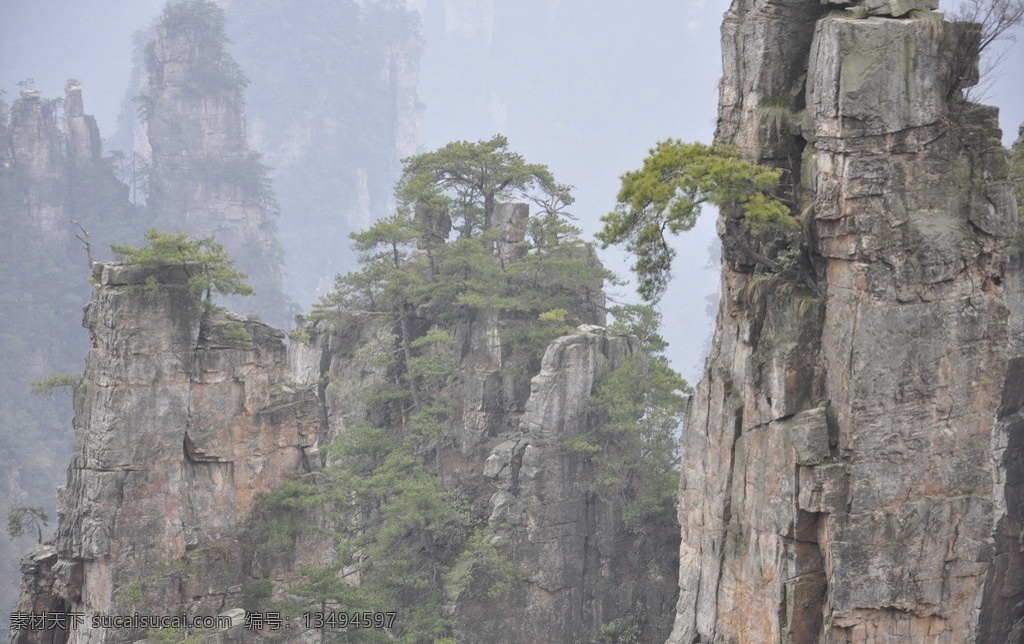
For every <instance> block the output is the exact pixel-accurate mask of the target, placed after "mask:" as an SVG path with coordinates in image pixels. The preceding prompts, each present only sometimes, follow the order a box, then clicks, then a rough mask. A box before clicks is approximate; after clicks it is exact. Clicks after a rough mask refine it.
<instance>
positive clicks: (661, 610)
mask: <svg viewBox="0 0 1024 644" xmlns="http://www.w3.org/2000/svg"><path fill="white" fill-rule="evenodd" d="M637 349H638V347H637V340H636V338H633V337H630V336H624V335H615V334H611V333H607V332H606V331H605V330H604V329H603V328H602V327H597V326H590V325H583V326H580V327H579V328H578V329H577V332H576V334H574V335H568V336H564V337H561V338H559V339H557V340H555V341H554V342H553V343H552V344H551V345H550V346H549V347H548V349H547V351H546V352H545V354H544V359H543V363H542V366H541V370H540V373H539V374H537V375H536V376H534V378H533V380H532V381H531V391H530V397H529V401H528V402H527V403H526V408H525V410H524V413H523V415H522V418H521V419H520V421H519V428H518V431H517V432H516V433H515V434H514V435H512V436H511V437H510V438H509V439H508V440H506V441H504V442H502V443H500V444H498V445H497V446H496V447H495V448H494V449H493V450H492V452H491V454H490V456H488V458H487V460H486V462H485V465H484V468H483V475H484V476H485V477H487V478H489V479H493V480H494V482H495V483H496V486H495V487H496V489H495V491H494V493H493V494H492V496H491V498H490V506H491V515H490V518H489V523H490V524H491V526H492V527H493V528H495V529H497V530H498V535H499V538H500V539H501V540H502V544H503V546H504V547H506V548H507V549H508V551H509V552H510V553H512V557H513V560H514V561H515V563H516V565H517V568H518V569H519V570H520V571H521V574H522V575H523V577H524V580H525V583H524V584H523V585H522V586H521V587H520V588H518V589H517V590H516V591H515V598H514V600H513V601H511V602H510V603H509V605H508V609H507V611H505V612H499V611H496V610H495V609H496V607H495V606H494V604H493V603H492V604H490V605H489V606H490V614H488V615H484V616H481V617H480V618H479V619H480V620H481V622H483V623H476V624H469V623H467V624H466V625H465V626H464V627H463V634H464V635H466V636H468V637H469V639H467V640H466V641H483V640H481V639H480V637H481V635H489V637H488V641H496V640H497V639H501V640H502V641H515V642H538V643H540V642H552V643H554V642H570V641H574V639H580V638H582V639H583V640H584V641H585V640H586V638H587V637H590V636H592V635H593V634H594V632H595V629H596V627H598V626H600V625H601V624H604V623H607V622H610V621H612V620H613V619H618V618H622V617H624V616H629V615H630V614H631V613H632V612H633V611H634V610H635V609H636V607H637V606H642V607H643V609H644V610H645V611H646V617H647V619H648V623H647V632H646V635H647V636H648V637H651V636H653V635H655V634H660V635H661V637H664V634H665V633H667V632H668V628H669V616H670V614H671V609H672V602H673V600H674V595H675V593H674V592H673V589H672V588H671V587H670V586H669V585H666V583H665V582H666V581H667V580H670V579H672V578H673V577H674V573H675V565H674V562H673V561H671V558H666V557H664V556H663V553H664V551H665V546H667V545H668V544H669V543H670V542H674V538H673V537H672V536H671V535H669V534H667V533H666V534H658V533H656V532H654V533H652V534H650V535H647V536H639V535H631V534H629V533H628V532H627V531H626V530H625V528H624V526H623V524H622V521H621V512H622V507H621V504H620V503H618V502H616V500H614V499H606V498H600V497H598V496H597V495H596V494H594V493H592V492H588V490H587V481H588V477H587V472H586V467H587V466H586V463H585V459H583V458H582V457H581V456H580V455H578V454H574V453H571V452H568V451H566V450H565V449H564V448H563V447H562V443H563V441H565V440H568V439H571V438H573V437H575V436H579V435H580V434H581V433H582V432H584V431H586V429H587V428H588V422H590V421H589V419H588V415H587V409H588V406H589V404H590V395H591V392H592V391H593V389H594V387H595V386H596V385H597V383H598V382H599V381H600V380H601V378H602V377H603V376H604V375H605V374H606V373H608V372H609V371H611V370H613V369H615V368H617V367H619V366H621V365H622V363H623V362H624V361H625V359H626V358H627V357H629V356H631V355H633V353H634V352H635V351H637ZM659 553H662V554H661V555H660V556H659ZM474 603H476V602H474V601H473V600H468V601H467V602H466V604H467V605H466V606H460V607H459V609H458V610H459V611H463V612H466V613H469V614H472V611H473V609H474V606H473V604H474ZM457 616H459V613H457ZM474 635H475V636H474Z"/></svg>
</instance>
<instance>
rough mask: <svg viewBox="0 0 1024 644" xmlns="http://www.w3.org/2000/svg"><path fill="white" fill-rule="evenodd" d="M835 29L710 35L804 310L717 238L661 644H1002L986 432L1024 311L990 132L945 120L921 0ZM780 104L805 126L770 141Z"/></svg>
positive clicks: (1004, 535) (784, 16)
mask: <svg viewBox="0 0 1024 644" xmlns="http://www.w3.org/2000/svg"><path fill="white" fill-rule="evenodd" d="M830 4H840V3H834V2H826V3H825V6H823V7H818V8H815V9H814V10H813V12H812V11H811V10H810V8H806V14H803V15H802V18H803V20H793V18H794V17H796V16H797V15H799V14H800V11H801V8H800V7H798V6H797V5H795V4H793V5H785V4H783V3H778V2H775V1H774V0H735V1H734V2H733V4H732V7H731V8H730V10H729V11H728V12H727V14H726V20H725V24H724V25H723V60H724V67H725V76H724V78H723V81H722V85H721V103H720V112H719V114H720V119H719V130H718V137H719V140H721V141H723V142H725V143H729V144H732V145H735V146H736V147H737V148H739V149H740V151H741V152H743V153H744V154H745V155H746V156H747V157H748V158H751V159H756V160H759V161H761V162H766V163H770V164H773V165H784V166H787V168H788V169H789V170H790V171H792V172H793V173H794V177H793V178H794V182H793V185H794V186H795V189H796V191H797V193H798V195H799V199H797V204H796V206H795V210H798V211H799V216H800V218H801V223H802V233H803V239H802V243H803V244H804V248H802V250H806V251H807V252H806V257H807V259H808V264H809V265H810V266H811V267H812V270H813V272H815V273H816V278H817V280H818V284H819V285H820V288H819V289H812V290H814V291H815V293H816V294H817V295H818V296H819V297H818V298H814V297H813V296H808V295H806V294H805V293H803V292H802V291H800V290H798V289H790V290H785V289H774V290H770V289H766V288H759V287H758V286H757V284H756V276H753V275H751V274H750V272H749V270H745V267H744V265H743V262H742V261H737V258H736V255H735V253H732V254H730V249H735V248H737V247H739V244H738V243H737V242H736V241H735V240H733V239H730V236H731V235H736V234H737V233H738V231H736V230H735V229H734V228H730V227H729V226H728V225H725V224H726V223H727V222H720V225H719V231H720V232H721V233H722V235H723V237H724V239H723V267H722V270H723V280H722V283H723V293H722V296H721V300H720V302H721V304H720V311H719V315H718V316H717V321H716V324H717V329H716V333H715V339H714V345H713V347H712V351H711V353H710V356H711V357H710V358H709V359H708V363H707V366H706V371H705V374H706V375H705V378H704V380H703V381H702V382H701V383H700V385H698V387H697V393H696V394H695V403H694V405H693V406H692V407H691V410H690V413H689V420H688V422H687V423H686V425H685V426H684V429H683V432H682V437H681V445H682V448H683V449H682V453H683V462H682V472H683V477H684V482H683V484H681V485H680V501H679V503H680V521H681V523H683V526H682V536H683V540H682V544H681V546H680V600H679V605H678V607H677V611H676V624H675V628H674V630H673V634H672V637H671V638H670V640H669V641H670V642H671V643H672V644H684V643H689V642H691V641H701V642H705V641H715V642H730V641H778V640H781V641H783V642H787V643H790V644H802V643H804V642H808V643H809V642H814V643H816V644H838V643H839V642H844V643H847V644H854V643H856V644H861V643H879V642H882V641H885V639H884V638H885V637H892V636H897V635H898V636H899V637H901V638H903V639H904V640H906V641H914V642H922V643H924V644H940V643H941V642H945V641H978V642H1002V641H1010V640H1007V637H1009V636H1010V635H1011V633H1015V631H1013V630H1012V629H1013V628H1017V626H1015V625H1016V624H1018V623H1020V628H1021V629H1022V630H1021V632H1022V633H1024V622H1020V620H1021V619H1022V618H1024V591H1020V592H1018V590H1016V589H1014V588H1013V587H1012V586H1011V584H1012V583H1013V582H1010V581H1009V580H1010V579H1012V578H1015V577H1014V576H1015V575H1017V576H1018V577H1017V578H1019V573H1018V572H1016V571H1017V570H1019V569H1021V568H1024V565H1022V564H1024V561H1020V559H1021V558H1020V557H1018V555H1017V550H1019V548H1018V546H1017V545H1013V546H1011V545H1010V544H1011V543H1014V544H1016V543H1017V540H1019V536H1020V534H1021V529H1020V527H1021V526H1020V523H1019V522H1017V518H1016V516H1015V515H1014V511H1013V510H1012V509H1007V508H1006V507H1005V506H1009V505H1011V502H1010V498H1011V495H1012V494H1013V492H1012V491H1011V487H1012V485H1011V484H1010V483H1009V480H1010V478H1011V477H1013V476H1016V474H1014V473H1013V472H1015V471H1016V470H1024V467H1021V466H1019V465H1017V464H1011V463H1010V462H1009V459H1012V458H1017V457H1016V456H1013V455H1012V450H1011V449H1009V448H1008V446H1009V444H1012V443H1013V438H1012V437H1011V436H1010V435H1009V434H1008V433H1007V432H1010V431H1012V430H1010V429H1009V428H1008V427H1007V424H1008V423H1007V422H1006V421H1004V419H1003V418H999V419H996V410H997V406H998V399H999V395H1000V391H1001V389H1000V385H1001V384H1002V382H1003V380H1004V375H1006V371H1007V361H1006V359H1007V357H1012V356H1013V355H1019V354H1020V351H1019V350H1016V349H1015V350H1014V353H1013V354H1011V355H1010V356H1007V345H1008V339H1009V338H1010V335H1009V332H1008V326H1007V325H1008V319H1009V318H1011V317H1013V318H1014V319H1017V318H1020V317H1021V312H1020V309H1024V306H1021V305H1019V304H1016V303H1013V302H1012V301H1011V300H1010V299H1009V294H1008V289H1009V288H1010V286H1012V285H1011V284H1009V282H1008V280H1006V279H1004V274H1006V258H1007V247H1008V241H1009V239H1010V236H1011V234H1012V232H1013V228H1014V226H1015V216H1014V215H1015V213H1014V212H1013V209H1012V208H1010V207H1008V206H1009V204H1010V202H1011V199H1010V197H1009V185H1008V184H1007V183H1006V182H1005V181H1004V180H1002V179H1000V178H1001V177H1005V176H1006V174H1007V172H1006V165H1005V155H1004V153H1003V150H1002V148H1001V145H1000V143H999V132H998V129H997V123H996V118H995V116H996V114H995V111H994V110H992V109H991V108H986V107H983V106H976V105H971V104H965V103H963V102H959V103H957V102H956V101H959V100H960V99H959V98H956V97H954V98H953V99H951V100H950V99H948V97H947V95H946V88H945V86H944V85H943V82H942V73H943V71H944V70H945V69H946V68H947V67H948V65H949V62H950V61H948V60H947V58H948V57H949V56H951V55H955V54H957V52H954V51H953V50H952V48H951V47H949V46H948V43H947V41H948V40H949V37H950V34H949V33H948V32H947V30H948V26H947V25H944V23H942V22H941V20H939V19H938V18H936V17H935V16H934V15H929V10H932V9H935V8H936V6H934V5H935V3H934V2H932V1H931V0H921V1H920V2H913V3H909V2H869V3H866V4H864V5H862V6H861V7H860V8H858V9H857V11H860V12H866V13H867V15H866V16H864V17H863V18H862V19H854V18H852V17H848V16H846V15H844V14H843V13H842V12H838V11H835V12H828V10H829V9H830V8H831V7H829V6H828V5H830ZM911 5H912V6H911ZM911 9H916V10H917V11H911ZM812 13H813V16H812V15H811V14H812ZM896 16H899V17H898V18H896ZM796 25H799V26H796ZM797 32H799V33H797ZM801 38H803V39H802V40H801ZM780 40H781V41H787V40H788V41H789V43H788V45H786V44H785V43H783V45H782V46H781V49H780ZM780 51H781V52H782V53H783V55H781V56H780V55H779V52H780ZM960 53H961V54H962V52H960ZM800 70H802V71H800ZM803 71H805V72H806V74H805V75H803V76H801V74H802V72H803ZM801 88H802V89H801ZM801 92H803V93H802V94H801ZM783 98H788V99H790V102H789V103H788V104H789V105H790V106H792V107H794V108H802V113H801V114H800V116H799V119H798V120H799V123H800V125H799V128H794V129H795V130H796V131H793V132H791V133H790V134H792V136H791V137H790V138H788V139H787V138H786V137H785V136H784V135H785V134H786V133H785V132H784V131H783V130H782V129H781V127H779V122H778V121H770V120H766V119H768V118H769V115H774V114H778V113H779V112H777V111H769V110H768V109H767V108H768V107H771V108H772V109H773V110H775V109H776V108H777V107H779V106H780V105H781V104H782V103H781V101H780V99H783ZM765 99H768V100H770V101H771V102H770V103H762V104H763V105H764V106H765V108H766V109H761V110H760V111H758V108H759V107H760V106H756V105H755V104H754V103H756V102H757V101H758V100H761V101H765ZM772 125H774V126H775V127H772ZM794 154H796V155H798V156H799V161H797V160H796V159H795V158H794ZM797 174H798V175H799V177H797V176H796V175H797ZM1019 290H1020V291H1022V292H1024V288H1020V289H1019ZM1014 297H1019V295H1014ZM808 298H810V299H812V300H814V301H815V302H817V303H818V306H817V309H816V311H817V312H816V314H814V315H812V314H811V313H810V309H808V308H807V305H808V302H807V300H808ZM1008 307H1009V310H1008ZM1014 324H1017V326H1019V327H1024V323H1016V322H1015V323H1014ZM713 376H714V377H713ZM723 380H724V381H728V382H729V383H731V386H729V387H722V386H719V385H717V384H715V383H716V382H720V381H723ZM737 407H739V408H740V409H741V410H742V415H743V418H744V420H743V423H745V426H746V427H747V428H751V429H750V430H749V431H746V432H744V433H742V435H738V434H737V431H736V425H735V423H736V420H737V418H738V417H739V413H738V412H737V411H736V409H737ZM739 441H743V442H742V444H739ZM1004 444H1005V445H1007V449H1005V450H1004V451H1003V452H1002V453H1000V450H1001V449H1003V448H1002V447H1001V445H1004ZM993 452H995V454H993ZM1015 468H1016V469H1015ZM1004 476H1005V477H1007V481H1008V482H1007V484H1006V485H1005V489H1004V488H1001V487H1000V477H1004ZM1021 479H1022V480H1024V474H1022V475H1021ZM993 482H995V485H993ZM1014 484H1016V483H1014ZM1019 485H1021V486H1024V484H1019ZM1001 506H1003V507H1001ZM719 509H720V510H719ZM716 514H719V515H720V516H721V519H722V521H723V524H722V525H719V524H718V523H717V521H711V520H710V519H713V518H714V516H715V515H716ZM993 536H995V543H996V545H995V547H994V548H993V547H992V545H991V544H992V541H993ZM736 537H738V545H737V546H736V547H734V546H733V545H732V543H733V540H734V538H736ZM695 584H696V587H694V585H695ZM996 596H1000V597H1001V598H1002V599H1000V600H996ZM979 638H982V639H979Z"/></svg>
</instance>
